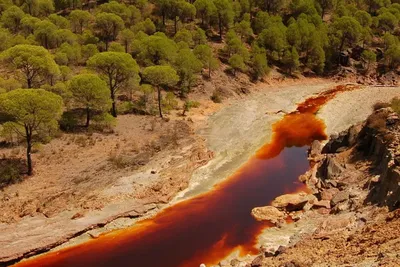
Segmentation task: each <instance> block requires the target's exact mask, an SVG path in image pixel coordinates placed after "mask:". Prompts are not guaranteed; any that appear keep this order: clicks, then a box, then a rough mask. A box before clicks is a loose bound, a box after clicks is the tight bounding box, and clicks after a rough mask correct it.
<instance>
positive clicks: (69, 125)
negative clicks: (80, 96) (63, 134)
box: [60, 111, 79, 132]
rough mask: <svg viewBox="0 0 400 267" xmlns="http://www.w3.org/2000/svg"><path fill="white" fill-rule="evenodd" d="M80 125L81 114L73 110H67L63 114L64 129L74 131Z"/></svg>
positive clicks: (62, 123) (61, 123)
mask: <svg viewBox="0 0 400 267" xmlns="http://www.w3.org/2000/svg"><path fill="white" fill-rule="evenodd" d="M78 125H79V116H77V114H76V113H74V112H71V111H66V112H64V113H63V115H62V116H61V120H60V128H61V130H63V131H68V132H69V131H73V130H74V129H75V128H76V127H77V126H78Z"/></svg>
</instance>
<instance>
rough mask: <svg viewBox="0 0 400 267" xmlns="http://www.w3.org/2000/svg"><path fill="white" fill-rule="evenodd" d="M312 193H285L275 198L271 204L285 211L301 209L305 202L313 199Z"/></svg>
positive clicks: (314, 198)
mask: <svg viewBox="0 0 400 267" xmlns="http://www.w3.org/2000/svg"><path fill="white" fill-rule="evenodd" d="M315 200H316V197H315V196H314V195H308V194H306V193H296V194H286V195H282V196H279V197H277V198H275V199H274V200H273V201H272V203H271V205H272V206H273V207H275V208H278V209H283V208H284V209H286V210H287V211H295V210H301V209H303V207H304V205H305V204H306V203H307V202H309V201H310V202H312V201H315Z"/></svg>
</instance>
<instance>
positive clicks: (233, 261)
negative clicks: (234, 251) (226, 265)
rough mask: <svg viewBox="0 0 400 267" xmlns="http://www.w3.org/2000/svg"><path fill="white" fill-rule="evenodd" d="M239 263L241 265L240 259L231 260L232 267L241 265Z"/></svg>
mask: <svg viewBox="0 0 400 267" xmlns="http://www.w3.org/2000/svg"><path fill="white" fill-rule="evenodd" d="M239 265H240V261H239V260H238V259H233V260H231V266H232V267H239Z"/></svg>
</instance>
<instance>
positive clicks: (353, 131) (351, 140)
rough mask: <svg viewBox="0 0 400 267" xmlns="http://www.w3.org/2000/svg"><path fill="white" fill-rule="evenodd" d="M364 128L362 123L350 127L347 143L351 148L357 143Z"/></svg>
mask: <svg viewBox="0 0 400 267" xmlns="http://www.w3.org/2000/svg"><path fill="white" fill-rule="evenodd" d="M362 127H363V125H362V123H360V124H357V125H353V126H351V127H350V129H349V132H348V136H347V141H348V144H349V146H354V145H355V144H356V143H357V138H358V135H359V134H360V132H361V129H362Z"/></svg>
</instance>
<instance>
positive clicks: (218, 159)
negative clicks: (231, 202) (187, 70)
mask: <svg viewBox="0 0 400 267" xmlns="http://www.w3.org/2000/svg"><path fill="white" fill-rule="evenodd" d="M331 86H332V85H331V84H326V83H324V84H323V85H318V84H311V85H304V84H303V85H293V86H287V87H281V88H276V89H271V88H270V89H271V90H267V91H268V92H263V91H260V92H256V93H254V94H253V95H250V96H248V97H246V98H245V99H240V100H236V103H235V102H232V103H231V104H230V106H228V107H225V108H223V109H221V111H220V112H217V113H216V114H214V115H213V116H211V118H210V119H209V120H208V126H207V127H203V128H202V127H199V128H200V129H199V130H198V134H199V135H200V136H202V137H203V138H206V139H207V146H208V148H209V149H210V150H212V151H213V152H214V159H212V160H211V161H210V162H209V163H208V164H207V165H206V166H204V167H201V168H199V169H197V170H196V171H195V174H194V176H193V178H192V179H191V180H190V184H189V187H188V189H187V190H184V191H182V192H181V193H180V194H179V195H178V196H177V197H176V198H175V199H174V201H172V203H176V202H178V201H180V200H182V199H186V198H188V197H190V196H193V195H196V194H198V193H200V192H205V191H207V190H209V189H210V188H211V187H212V185H214V184H215V183H217V182H219V181H221V179H223V178H225V177H228V176H229V175H230V174H232V173H233V172H234V171H235V170H236V169H237V168H238V166H241V165H242V164H243V163H244V162H246V161H247V159H248V158H249V157H250V156H251V155H252V154H254V152H255V151H256V150H257V149H258V148H259V147H260V146H261V145H262V144H264V143H266V142H267V141H268V140H269V138H270V132H271V124H272V123H273V122H275V121H277V120H279V119H280V118H281V117H282V116H283V113H285V112H289V111H292V110H293V108H294V107H295V106H296V103H299V102H300V101H302V100H303V99H304V98H306V97H308V96H310V95H312V94H316V93H319V92H321V91H324V90H326V89H329V87H331ZM375 89H376V88H372V90H375ZM362 90H371V88H369V89H368V88H365V89H362ZM379 90H383V91H379V93H380V94H379V95H377V94H373V93H371V98H370V100H371V101H373V100H372V98H375V99H376V98H378V97H379V99H382V98H384V97H387V98H390V97H391V95H392V93H391V91H390V90H386V89H385V88H379ZM354 92H356V91H354ZM375 93H376V91H375ZM384 95H385V96H384ZM358 96H359V97H360V96H362V94H361V95H358ZM354 97H356V96H354ZM355 102H357V101H355ZM335 105H336V107H338V108H339V110H342V109H341V108H340V103H339V104H338V103H336V104H335ZM327 106H329V103H328V104H327ZM360 106H362V105H360ZM351 107H354V103H353V105H348V109H351ZM368 108H369V107H360V108H359V109H356V110H355V113H350V114H353V115H354V116H352V117H353V120H357V119H360V118H361V117H362V116H366V115H365V114H367V112H366V111H367V110H368ZM322 112H323V110H322V111H321V113H322ZM347 114H349V113H347ZM332 121H333V120H332ZM341 121H343V119H339V120H337V121H336V122H335V123H334V124H332V125H334V126H332V129H334V128H335V127H336V128H340V127H345V125H346V124H348V123H351V122H352V121H351V120H350V121H348V120H345V121H344V122H342V125H341ZM328 127H329V124H328ZM328 129H329V128H328ZM227 140H230V142H227ZM209 177H212V179H209ZM207 178H208V179H207ZM198 185H199V186H198ZM125 204H126V207H127V208H130V209H131V210H130V212H131V214H128V215H127V216H126V214H125V215H123V216H122V217H125V218H122V219H118V220H111V221H113V222H112V223H111V224H106V223H104V224H105V225H106V226H105V228H104V229H102V230H98V229H97V230H92V231H89V232H86V231H84V232H86V233H84V234H83V235H79V237H77V238H74V239H73V240H72V241H70V242H68V243H65V244H64V246H62V247H65V246H70V245H72V244H77V243H81V242H83V241H85V240H89V239H92V238H93V237H96V236H98V235H99V234H100V233H101V232H104V231H108V230H111V229H115V228H123V227H126V226H128V225H130V224H132V223H133V222H134V220H133V221H132V220H131V219H128V218H126V217H139V215H138V214H137V212H136V211H135V210H134V209H132V205H131V203H128V202H126V203H125ZM141 207H143V205H138V206H136V209H140V208H141ZM159 208H162V206H161V207H154V205H150V207H149V209H150V210H151V209H153V210H152V211H151V212H150V213H148V214H147V216H151V215H152V214H155V213H156V212H157V211H158V209H159ZM103 211H104V212H105V213H109V212H110V211H114V212H115V209H112V208H111V209H109V210H108V211H107V209H105V210H103ZM108 215H109V214H108ZM97 219H98V218H97ZM114 219H115V218H114ZM78 221H79V219H78ZM25 225H26V226H27V224H25ZM102 225H103V224H98V225H97V226H95V227H99V226H102ZM92 228H93V227H92ZM79 234H81V232H80V233H79Z"/></svg>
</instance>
